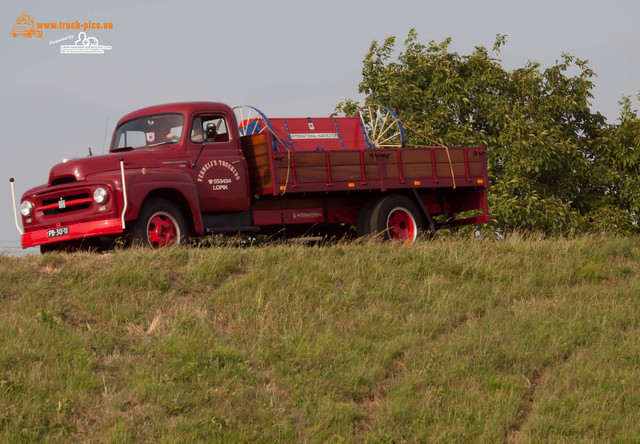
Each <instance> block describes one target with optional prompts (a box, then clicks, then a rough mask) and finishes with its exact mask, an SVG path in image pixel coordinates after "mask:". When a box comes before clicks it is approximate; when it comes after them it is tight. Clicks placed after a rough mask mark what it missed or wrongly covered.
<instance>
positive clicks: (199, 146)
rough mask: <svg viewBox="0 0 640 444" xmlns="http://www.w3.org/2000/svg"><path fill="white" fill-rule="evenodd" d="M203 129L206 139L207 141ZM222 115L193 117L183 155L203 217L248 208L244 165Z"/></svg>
mask: <svg viewBox="0 0 640 444" xmlns="http://www.w3.org/2000/svg"><path fill="white" fill-rule="evenodd" d="M207 129H208V134H209V137H207ZM238 142H239V141H238V140H236V132H235V131H233V130H232V129H230V128H229V119H228V117H227V116H225V115H224V114H220V113H217V114H214V113H203V114H197V115H195V116H194V117H193V120H192V124H191V134H189V135H188V137H187V153H188V156H189V159H190V161H191V162H192V163H193V162H195V166H194V168H193V169H192V170H191V171H192V174H193V175H194V177H193V180H194V182H195V183H196V186H197V189H198V196H199V199H200V209H201V211H202V212H203V213H214V212H215V213H218V212H234V211H245V210H248V209H249V208H250V205H251V203H250V197H249V178H248V171H247V163H246V161H245V159H244V156H243V155H242V151H241V150H240V148H239V143H238Z"/></svg>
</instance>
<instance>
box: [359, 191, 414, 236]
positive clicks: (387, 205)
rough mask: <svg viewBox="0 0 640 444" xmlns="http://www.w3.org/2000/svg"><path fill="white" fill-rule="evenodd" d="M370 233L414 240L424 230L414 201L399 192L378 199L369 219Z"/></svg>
mask: <svg viewBox="0 0 640 444" xmlns="http://www.w3.org/2000/svg"><path fill="white" fill-rule="evenodd" d="M369 224H370V229H371V232H372V233H379V234H380V235H381V236H382V238H383V239H385V240H396V239H397V240H403V241H404V242H406V243H412V242H414V241H415V240H416V239H417V238H418V236H419V235H420V233H421V232H422V231H424V228H425V223H424V217H423V215H422V212H421V211H420V209H419V208H418V206H417V205H416V203H415V202H414V201H413V200H411V199H410V198H408V197H407V196H403V195H401V194H390V195H388V196H385V197H383V198H382V199H380V200H378V202H377V203H376V204H375V206H374V207H373V211H372V212H371V218H370V219H369Z"/></svg>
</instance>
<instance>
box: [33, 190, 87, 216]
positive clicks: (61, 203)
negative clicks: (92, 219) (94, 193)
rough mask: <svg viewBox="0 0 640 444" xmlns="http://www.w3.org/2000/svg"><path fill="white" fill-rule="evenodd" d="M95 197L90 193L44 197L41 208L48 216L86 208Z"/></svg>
mask: <svg viewBox="0 0 640 444" xmlns="http://www.w3.org/2000/svg"><path fill="white" fill-rule="evenodd" d="M92 202H93V199H92V198H91V196H90V195H89V193H81V194H74V195H71V196H61V197H58V198H55V199H44V200H43V201H42V207H40V208H39V210H40V211H42V212H43V213H44V214H45V215H46V216H53V215H55V214H65V213H70V212H72V211H78V210H86V209H87V208H90V207H91V203H92Z"/></svg>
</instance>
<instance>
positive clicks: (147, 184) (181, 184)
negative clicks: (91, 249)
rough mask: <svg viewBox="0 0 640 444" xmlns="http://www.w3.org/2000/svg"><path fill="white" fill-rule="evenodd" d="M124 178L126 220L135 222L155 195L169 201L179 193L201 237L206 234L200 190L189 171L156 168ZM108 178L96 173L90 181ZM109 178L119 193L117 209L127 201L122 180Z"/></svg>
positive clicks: (109, 175) (137, 171) (118, 176)
mask: <svg viewBox="0 0 640 444" xmlns="http://www.w3.org/2000/svg"><path fill="white" fill-rule="evenodd" d="M124 175H125V180H126V181H127V200H128V206H127V213H126V214H125V221H134V220H136V219H137V218H138V215H139V214H140V208H141V207H142V204H143V203H144V201H145V199H146V198H147V197H148V196H149V195H151V194H152V193H154V194H156V195H157V196H159V197H162V196H163V195H166V197H167V198H170V197H171V196H170V195H171V193H178V194H179V195H180V196H181V197H182V199H183V200H184V202H185V203H186V205H187V207H188V208H189V211H190V212H191V218H192V220H193V224H194V229H195V231H196V232H197V233H198V234H202V233H204V226H203V223H202V214H201V212H200V204H199V201H198V191H197V188H196V185H195V184H194V183H193V179H192V178H191V175H190V174H189V173H188V172H187V171H180V170H166V169H155V168H154V169H148V170H147V169H140V170H125V172H124ZM106 176H107V174H96V175H92V176H91V179H107V177H106ZM108 177H109V179H108V180H110V181H111V182H112V183H113V184H114V186H115V188H116V190H118V193H117V194H118V195H117V201H118V208H123V207H124V198H123V197H122V180H121V178H120V174H117V175H116V174H114V173H113V172H112V173H110V174H108Z"/></svg>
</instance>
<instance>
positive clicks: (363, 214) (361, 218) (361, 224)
mask: <svg viewBox="0 0 640 444" xmlns="http://www.w3.org/2000/svg"><path fill="white" fill-rule="evenodd" d="M375 204H376V200H375V199H371V200H369V201H367V202H366V203H365V204H364V205H363V206H362V208H360V213H358V222H357V223H356V231H357V232H358V237H362V236H367V235H369V234H372V232H371V213H372V212H373V207H374V206H375Z"/></svg>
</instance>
